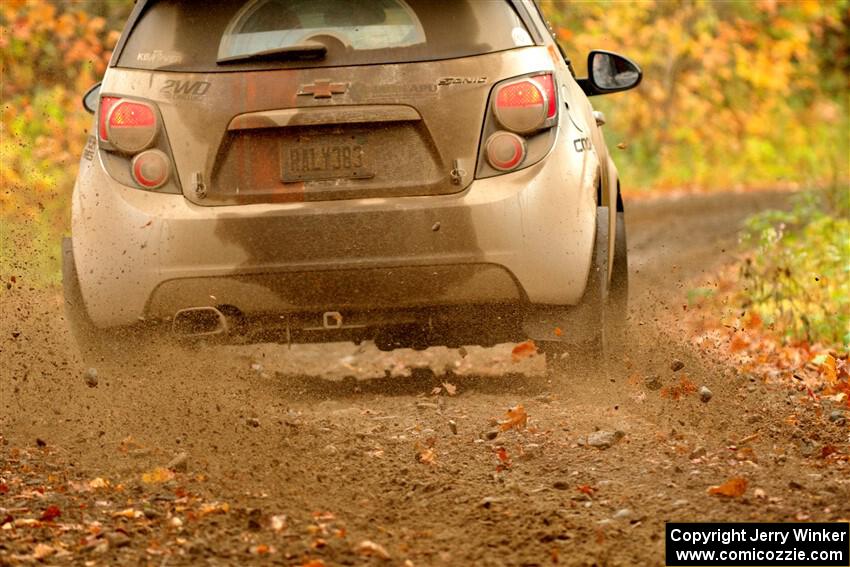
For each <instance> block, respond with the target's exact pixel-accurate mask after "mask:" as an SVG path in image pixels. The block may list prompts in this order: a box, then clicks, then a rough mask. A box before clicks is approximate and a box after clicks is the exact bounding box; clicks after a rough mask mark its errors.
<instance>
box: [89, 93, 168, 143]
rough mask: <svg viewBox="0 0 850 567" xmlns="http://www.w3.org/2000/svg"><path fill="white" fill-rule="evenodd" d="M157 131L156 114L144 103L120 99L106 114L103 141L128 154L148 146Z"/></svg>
mask: <svg viewBox="0 0 850 567" xmlns="http://www.w3.org/2000/svg"><path fill="white" fill-rule="evenodd" d="M101 109H102V107H101ZM157 130H158V124H157V118H156V113H154V110H153V107H151V105H149V104H147V103H145V102H135V101H130V100H127V99H122V100H119V101H118V102H116V103H113V104H112V105H111V107H110V109H109V111H108V112H107V114H106V138H105V139H106V140H107V141H109V143H111V144H112V145H113V146H115V148H117V149H118V150H120V151H122V152H125V153H128V154H132V153H136V152H139V151H141V150H144V149H145V148H147V147H148V146H150V145H151V143H152V142H153V139H154V137H156V133H157Z"/></svg>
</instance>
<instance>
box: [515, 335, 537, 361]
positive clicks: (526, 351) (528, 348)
mask: <svg viewBox="0 0 850 567" xmlns="http://www.w3.org/2000/svg"><path fill="white" fill-rule="evenodd" d="M535 354H537V347H536V346H535V345H534V341H531V340H528V341H525V342H522V343H519V344H518V345H516V346H515V347H514V348H513V350H511V359H512V360H513V361H514V362H519V361H520V360H522V359H524V358H528V357H530V356H534V355H535Z"/></svg>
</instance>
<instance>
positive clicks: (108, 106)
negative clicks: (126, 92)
mask: <svg viewBox="0 0 850 567" xmlns="http://www.w3.org/2000/svg"><path fill="white" fill-rule="evenodd" d="M119 100H121V99H120V98H119V97H117V96H103V97H100V110H99V111H98V113H97V117H98V133H99V134H100V139H101V140H106V139H107V137H108V134H107V132H106V117H107V116H109V111H110V110H112V107H113V106H115V103H116V102H118V101H119Z"/></svg>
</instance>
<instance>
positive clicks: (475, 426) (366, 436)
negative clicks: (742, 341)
mask: <svg viewBox="0 0 850 567" xmlns="http://www.w3.org/2000/svg"><path fill="white" fill-rule="evenodd" d="M785 201H786V198H785V197H784V196H782V195H772V194H746V195H721V196H704V197H693V196H692V197H687V198H683V199H665V200H656V201H651V202H637V203H632V204H630V208H629V209H628V211H627V214H628V217H627V219H628V226H629V238H630V262H631V272H632V276H631V281H632V288H631V301H632V312H631V323H630V331H629V334H630V337H631V340H630V344H629V345H624V346H623V348H622V350H621V351H619V352H616V353H614V356H615V357H616V358H617V359H618V360H619V361H620V362H621V365H620V366H621V370H619V371H614V372H612V373H610V374H608V375H605V374H604V373H603V372H601V371H600V370H599V366H598V365H596V364H593V362H592V361H587V360H582V359H580V358H579V357H576V358H575V362H574V364H573V367H572V368H570V369H569V370H568V371H567V372H566V373H565V374H564V375H563V376H561V377H560V379H559V380H557V381H554V382H547V381H546V379H545V378H544V376H543V375H542V373H541V371H542V369H543V361H542V360H541V359H540V358H539V357H537V358H535V357H532V358H530V359H526V360H522V361H519V362H513V361H512V360H511V354H510V352H511V346H510V345H504V346H500V347H496V348H492V349H481V348H472V347H470V348H468V349H464V351H458V350H449V349H429V350H428V351H425V352H413V351H396V352H393V353H382V352H379V351H377V350H376V349H375V348H374V347H373V346H371V345H365V346H363V347H356V346H354V345H350V344H340V345H329V346H297V347H293V348H292V349H291V350H287V349H286V347H285V346H274V345H259V346H252V347H239V348H236V347H228V348H217V349H213V348H201V349H200V350H198V351H194V352H187V351H185V350H181V349H175V348H163V349H160V350H158V351H157V356H156V357H155V359H154V357H147V358H145V359H143V360H139V359H138V357H136V356H134V353H133V352H132V349H128V352H127V356H126V359H125V360H121V361H116V362H113V363H109V364H103V365H101V366H100V367H98V368H97V369H96V371H97V375H96V376H94V374H93V372H91V371H87V367H86V366H84V365H83V363H82V362H81V361H80V359H79V357H78V355H77V354H76V353H75V350H74V349H73V347H72V345H71V341H70V339H69V337H68V334H67V331H66V329H65V326H64V321H63V316H62V300H61V297H60V295H59V294H58V293H57V292H44V291H39V290H32V289H30V288H29V286H28V285H27V282H26V281H25V280H24V279H19V280H18V281H17V282H16V283H15V285H13V286H12V288H11V289H9V290H6V291H4V292H3V293H4V295H2V296H0V299H1V300H2V303H3V304H2V321H0V345H2V346H0V349H1V350H0V358H2V366H1V367H0V376H1V377H0V435H1V436H2V437H0V524H2V526H3V529H2V530H0V564H4V563H9V564H16V563H25V562H30V561H36V560H39V559H40V560H41V561H43V562H46V563H49V564H69V563H72V564H87V565H115V564H151V565H206V564H210V565H235V564H276V565H313V566H318V565H327V566H330V565H399V566H402V565H415V566H417V567H418V566H426V565H457V566H472V565H475V566H501V565H554V564H558V565H585V564H587V565H590V564H597V565H660V564H663V563H664V522H666V521H757V520H758V521H793V520H804V521H807V520H811V521H829V520H836V519H840V518H848V517H850V469H848V466H847V464H848V463H847V462H837V463H832V464H831V465H829V466H827V465H826V464H825V461H824V460H823V459H822V458H821V456H822V450H823V448H824V447H827V446H832V447H838V448H840V449H841V448H843V450H844V451H847V444H848V427H847V426H846V425H843V424H841V425H839V424H837V423H831V422H829V421H828V420H827V419H826V417H825V416H823V415H818V414H817V413H815V412H810V413H809V414H805V415H802V416H800V417H798V418H797V419H796V420H794V419H790V418H789V416H790V415H792V414H793V413H794V408H795V407H796V404H797V398H798V397H799V396H800V395H801V394H800V393H798V392H793V391H791V390H788V389H784V388H779V387H772V386H769V385H766V384H765V383H764V381H763V380H762V377H760V376H750V375H746V374H741V373H738V372H737V370H736V369H735V368H730V367H727V366H725V365H724V361H723V360H722V359H720V357H719V356H718V355H717V353H715V352H714V351H711V350H702V349H695V348H693V347H690V346H689V345H688V342H687V337H686V336H684V335H683V331H681V330H680V328H679V327H678V326H677V319H678V317H679V316H680V313H681V311H682V309H683V308H682V304H683V303H685V294H686V290H687V287H688V286H689V285H693V282H697V283H700V281H701V280H700V278H703V277H705V278H706V282H705V284H707V285H710V274H711V271H712V269H713V267H714V266H716V265H717V264H719V263H721V262H723V261H724V260H728V258H729V257H730V254H731V253H732V251H733V250H734V248H735V244H736V231H737V229H738V228H739V226H740V223H741V221H742V219H743V218H745V217H746V216H747V215H748V214H751V213H752V212H754V211H756V210H759V209H761V208H765V207H768V206H774V207H775V206H782V205H783V203H785ZM674 360H678V361H680V362H681V363H683V365H684V366H683V368H681V369H679V370H678V371H675V372H674V371H673V370H672V369H671V365H672V364H673V362H674ZM425 368H431V369H432V370H433V371H435V373H436V375H435V374H434V373H431V372H428V371H426V370H425ZM87 372H88V373H87ZM682 376H686V377H687V381H688V382H689V383H692V384H693V385H695V386H696V387H701V386H705V387H707V388H708V389H710V391H711V393H712V396H711V399H710V400H709V401H707V402H705V401H702V400H701V399H700V395H699V393H692V394H691V395H682V396H681V397H679V399H676V397H677V396H676V395H675V391H676V390H675V387H676V386H677V385H680V384H681V383H682ZM444 382H445V383H448V385H444ZM671 387H673V390H671ZM437 388H439V391H437V390H436V389H437ZM671 392H673V393H674V394H673V395H671ZM452 393H453V395H451V394H452ZM665 393H666V395H664V394H665ZM686 394H687V392H686ZM803 395H804V394H803ZM518 404H521V405H522V406H523V408H524V410H525V412H526V413H527V416H528V421H527V427H525V428H523V427H514V428H508V426H509V425H511V424H510V423H507V424H505V425H504V426H502V425H501V424H500V422H503V421H506V420H508V417H507V414H506V412H507V411H508V409H509V408H512V407H515V406H517V405H518ZM503 429H505V430H503ZM591 443H593V444H598V443H601V444H602V445H603V446H602V447H596V446H590V444H591ZM609 443H610V446H607V447H606V445H608V444H609ZM181 453H182V455H181ZM177 455H181V457H180V459H178V461H182V462H178V463H172V465H173V468H174V469H176V470H177V472H176V473H171V472H169V471H168V470H166V469H164V468H163V467H166V465H167V464H168V463H169V462H170V461H171V460H172V459H173V458H174V457H175V456H177ZM184 458H185V460H184ZM22 471H23V472H22ZM21 475H23V476H21ZM736 477H737V478H743V479H746V481H747V489H746V492H745V493H744V495H743V496H741V497H739V498H722V497H718V496H710V495H709V494H708V493H707V489H708V488H709V487H710V486H712V485H719V484H722V483H723V482H725V481H726V480H728V479H730V478H736ZM4 486H5V489H3V488H2V487H4ZM51 507H52V508H51ZM51 510H52V512H51ZM56 512H59V515H57V514H56ZM311 562H312V563H311Z"/></svg>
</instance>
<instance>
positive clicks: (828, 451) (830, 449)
mask: <svg viewBox="0 0 850 567" xmlns="http://www.w3.org/2000/svg"><path fill="white" fill-rule="evenodd" d="M837 452H838V449H836V448H835V446H834V445H824V446H823V447H822V448H821V450H820V458H821V459H825V458H827V457H828V456H830V455H832V454H834V453H837Z"/></svg>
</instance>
